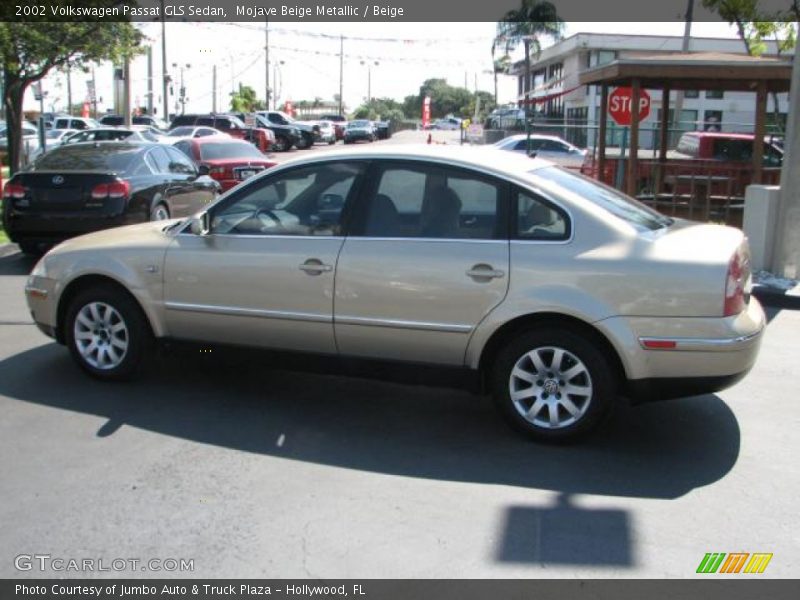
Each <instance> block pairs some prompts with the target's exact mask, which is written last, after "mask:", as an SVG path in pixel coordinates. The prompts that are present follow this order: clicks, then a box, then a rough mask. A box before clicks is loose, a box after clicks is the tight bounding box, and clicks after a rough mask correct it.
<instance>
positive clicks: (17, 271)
mask: <svg viewBox="0 0 800 600" xmlns="http://www.w3.org/2000/svg"><path fill="white" fill-rule="evenodd" d="M37 260H38V259H37V258H36V257H34V256H28V255H26V254H22V253H21V252H12V253H10V254H6V255H4V256H3V255H0V276H2V275H27V274H28V273H30V272H31V271H32V270H33V267H34V266H35V265H36V261H37Z"/></svg>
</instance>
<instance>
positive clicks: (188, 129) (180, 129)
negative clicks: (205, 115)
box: [167, 127, 194, 137]
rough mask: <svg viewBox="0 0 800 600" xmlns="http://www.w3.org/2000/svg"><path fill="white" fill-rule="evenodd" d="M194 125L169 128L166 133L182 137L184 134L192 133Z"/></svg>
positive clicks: (170, 135)
mask: <svg viewBox="0 0 800 600" xmlns="http://www.w3.org/2000/svg"><path fill="white" fill-rule="evenodd" d="M193 131H194V127H176V128H175V129H172V130H170V132H169V133H168V134H167V135H168V136H169V137H183V136H184V135H192V132H193Z"/></svg>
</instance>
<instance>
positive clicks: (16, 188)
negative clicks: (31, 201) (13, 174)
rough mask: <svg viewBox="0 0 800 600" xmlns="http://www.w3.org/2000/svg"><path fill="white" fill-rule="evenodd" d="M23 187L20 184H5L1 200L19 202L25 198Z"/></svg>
mask: <svg viewBox="0 0 800 600" xmlns="http://www.w3.org/2000/svg"><path fill="white" fill-rule="evenodd" d="M25 192H27V190H26V189H25V186H23V185H22V184H20V183H10V182H9V183H7V184H6V186H5V188H3V198H8V199H12V198H13V199H14V200H20V199H22V198H24V197H25Z"/></svg>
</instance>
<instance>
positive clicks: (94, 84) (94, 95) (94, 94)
mask: <svg viewBox="0 0 800 600" xmlns="http://www.w3.org/2000/svg"><path fill="white" fill-rule="evenodd" d="M92 111H93V112H94V114H93V115H92V118H93V119H96V118H97V80H96V79H95V78H94V65H92Z"/></svg>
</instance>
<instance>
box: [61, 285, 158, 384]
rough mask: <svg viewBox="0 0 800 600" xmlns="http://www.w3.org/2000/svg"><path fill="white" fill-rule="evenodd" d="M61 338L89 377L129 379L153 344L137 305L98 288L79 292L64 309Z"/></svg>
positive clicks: (105, 287)
mask: <svg viewBox="0 0 800 600" xmlns="http://www.w3.org/2000/svg"><path fill="white" fill-rule="evenodd" d="M64 339H65V341H66V343H67V347H68V348H69V351H70V354H71V355H72V358H73V359H74V360H75V361H76V362H77V363H78V366H80V367H81V369H83V370H84V371H86V372H87V373H88V374H89V375H91V376H92V377H95V378H97V379H102V380H106V381H123V380H127V379H130V378H132V377H133V376H134V375H135V374H136V373H137V372H138V371H139V369H140V368H141V367H142V365H143V363H144V359H145V357H146V356H147V354H148V350H149V348H150V346H151V344H152V341H153V335H152V333H151V330H150V324H149V323H148V321H147V318H146V317H145V316H144V313H143V312H142V310H141V308H140V307H139V305H138V304H137V303H136V301H135V300H133V298H131V297H130V296H128V295H127V294H126V293H125V292H123V291H122V290H119V289H117V288H115V287H114V286H111V285H101V286H97V287H93V288H89V289H86V290H83V291H82V292H79V293H78V295H77V296H75V298H74V299H73V300H72V302H71V303H70V305H69V307H68V308H67V315H66V320H65V322H64Z"/></svg>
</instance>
